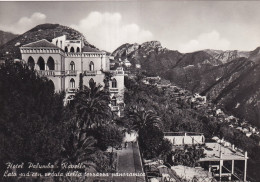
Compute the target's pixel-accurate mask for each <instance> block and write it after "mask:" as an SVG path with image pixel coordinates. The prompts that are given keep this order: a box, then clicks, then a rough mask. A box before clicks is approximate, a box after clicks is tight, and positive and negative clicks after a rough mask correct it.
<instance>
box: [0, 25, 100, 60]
mask: <svg viewBox="0 0 260 182" xmlns="http://www.w3.org/2000/svg"><path fill="white" fill-rule="evenodd" d="M62 35H67V39H70V40H75V39H80V38H81V37H83V40H84V44H85V46H87V47H91V48H95V49H97V48H96V47H95V46H93V45H91V44H90V43H88V42H87V40H86V39H85V38H84V36H83V34H82V33H80V32H78V31H77V30H74V29H72V28H70V27H67V26H63V25H59V24H41V25H38V26H36V27H34V28H32V29H31V30H29V31H27V32H25V33H24V34H22V35H19V36H17V37H15V38H14V39H12V40H10V41H9V42H7V43H5V44H4V45H2V46H0V58H1V57H5V58H9V59H14V58H21V54H20V50H19V47H20V46H22V45H24V44H28V43H31V42H34V41H37V40H41V39H46V40H48V41H50V42H51V40H52V39H53V38H54V37H58V36H62Z"/></svg>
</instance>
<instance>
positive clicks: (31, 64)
mask: <svg viewBox="0 0 260 182" xmlns="http://www.w3.org/2000/svg"><path fill="white" fill-rule="evenodd" d="M27 64H28V67H29V68H30V69H31V70H34V66H35V62H34V59H33V58H32V57H31V56H30V57H29V59H28V63H27Z"/></svg>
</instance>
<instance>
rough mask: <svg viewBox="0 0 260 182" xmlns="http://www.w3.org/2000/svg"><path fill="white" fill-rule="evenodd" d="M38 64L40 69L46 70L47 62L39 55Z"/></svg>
mask: <svg viewBox="0 0 260 182" xmlns="http://www.w3.org/2000/svg"><path fill="white" fill-rule="evenodd" d="M37 64H38V66H39V68H40V70H45V63H44V59H43V58H42V57H39V59H38V62H37Z"/></svg>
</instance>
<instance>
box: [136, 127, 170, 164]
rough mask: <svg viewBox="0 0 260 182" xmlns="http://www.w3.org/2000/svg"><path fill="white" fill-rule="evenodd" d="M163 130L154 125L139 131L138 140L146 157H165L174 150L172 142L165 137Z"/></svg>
mask: <svg viewBox="0 0 260 182" xmlns="http://www.w3.org/2000/svg"><path fill="white" fill-rule="evenodd" d="M163 136H164V135H163V132H162V131H161V130H160V129H159V128H157V127H154V126H151V127H147V128H143V129H141V130H140V131H139V137H138V141H139V144H140V148H141V150H142V153H143V155H144V157H145V158H147V159H151V158H155V157H161V158H165V156H166V155H168V152H170V151H171V150H172V145H171V144H170V142H169V141H168V140H166V139H164V138H163Z"/></svg>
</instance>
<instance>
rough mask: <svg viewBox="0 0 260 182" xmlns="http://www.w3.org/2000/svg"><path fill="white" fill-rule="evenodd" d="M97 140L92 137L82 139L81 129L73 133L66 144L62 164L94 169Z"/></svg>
mask: <svg viewBox="0 0 260 182" xmlns="http://www.w3.org/2000/svg"><path fill="white" fill-rule="evenodd" d="M94 144H96V140H95V139H94V138H93V137H92V136H85V137H84V138H82V137H80V129H79V128H78V129H77V130H76V131H74V132H72V133H71V136H70V137H69V139H68V141H67V142H66V143H65V144H64V146H63V147H64V151H63V160H62V163H66V162H67V163H68V164H79V163H82V164H84V165H85V166H86V167H91V166H92V167H93V166H94V163H93V159H94V155H95V152H96V148H95V147H94Z"/></svg>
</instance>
